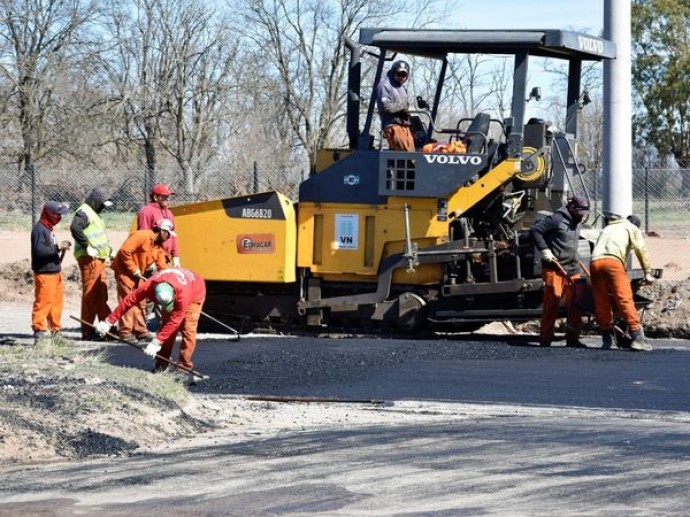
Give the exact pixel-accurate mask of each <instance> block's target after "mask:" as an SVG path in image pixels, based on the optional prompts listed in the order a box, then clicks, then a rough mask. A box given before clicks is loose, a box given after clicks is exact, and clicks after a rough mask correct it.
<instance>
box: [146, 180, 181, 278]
mask: <svg viewBox="0 0 690 517" xmlns="http://www.w3.org/2000/svg"><path fill="white" fill-rule="evenodd" d="M173 194H175V193H174V192H173V191H172V190H170V189H169V188H168V187H167V186H166V185H163V184H162V183H158V184H156V185H154V186H153V188H152V189H151V192H150V193H149V199H150V201H149V203H147V204H146V205H144V206H143V207H141V209H139V212H138V213H137V229H138V230H152V229H153V227H154V226H155V224H156V221H158V220H160V219H167V220H168V221H170V222H171V223H172V226H173V228H172V229H173V230H174V229H175V216H174V215H173V213H172V212H171V211H170V209H169V208H168V204H169V199H170V196H172V195H173ZM163 248H164V249H165V252H166V254H167V257H168V259H169V261H170V262H171V263H172V266H173V267H180V249H179V247H178V245H177V234H175V235H171V236H170V238H169V239H168V240H167V241H165V243H163Z"/></svg>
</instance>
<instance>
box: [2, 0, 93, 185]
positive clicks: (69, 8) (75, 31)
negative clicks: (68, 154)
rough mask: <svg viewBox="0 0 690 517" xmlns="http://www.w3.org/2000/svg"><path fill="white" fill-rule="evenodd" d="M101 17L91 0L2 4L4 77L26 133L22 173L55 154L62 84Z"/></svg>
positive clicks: (23, 134)
mask: <svg viewBox="0 0 690 517" xmlns="http://www.w3.org/2000/svg"><path fill="white" fill-rule="evenodd" d="M96 12H97V11H96V3H95V2H91V1H89V0H0V37H1V38H2V40H3V41H4V44H3V45H2V46H1V47H0V48H1V50H2V59H0V74H2V77H3V79H4V81H6V82H9V84H10V85H11V93H10V94H9V96H8V97H7V99H8V100H9V107H11V109H12V112H13V114H14V117H16V120H17V126H18V129H19V133H20V141H21V145H20V146H19V148H18V149H17V152H16V155H15V160H14V161H16V163H17V166H18V169H19V170H20V171H22V170H23V171H25V172H26V173H27V174H30V173H31V172H32V170H33V167H34V162H35V160H37V159H38V158H39V157H41V156H43V155H45V154H48V153H50V152H51V151H54V150H55V148H54V147H53V148H52V149H51V147H50V143H49V139H48V138H47V132H48V129H47V128H48V126H49V121H50V118H51V116H50V115H51V109H52V108H54V107H55V87H56V83H57V82H58V78H59V77H60V74H61V73H65V71H66V70H68V69H69V67H70V65H71V64H73V63H74V62H75V61H76V60H78V59H81V58H82V56H83V54H82V51H83V49H82V48H81V47H82V45H83V44H85V42H84V41H83V40H82V39H81V37H82V36H83V34H82V31H83V30H85V28H86V25H87V24H88V23H89V22H91V21H92V20H93V18H94V16H95V14H96ZM52 115H56V113H55V112H53V113H52ZM57 115H58V116H59V114H57Z"/></svg>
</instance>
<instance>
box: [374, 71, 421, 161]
mask: <svg viewBox="0 0 690 517" xmlns="http://www.w3.org/2000/svg"><path fill="white" fill-rule="evenodd" d="M409 75H410V65H408V64H407V62H406V61H396V62H395V63H393V65H392V66H391V69H390V70H389V71H388V74H386V77H384V78H383V79H381V81H380V82H379V84H378V85H377V86H376V106H377V108H378V110H379V115H380V116H381V129H382V130H383V136H384V137H385V138H386V140H388V147H389V148H390V149H391V150H397V151H414V136H413V135H412V130H411V129H410V112H409V111H408V109H409V101H408V100H407V88H406V87H405V82H407V78H408V76H409Z"/></svg>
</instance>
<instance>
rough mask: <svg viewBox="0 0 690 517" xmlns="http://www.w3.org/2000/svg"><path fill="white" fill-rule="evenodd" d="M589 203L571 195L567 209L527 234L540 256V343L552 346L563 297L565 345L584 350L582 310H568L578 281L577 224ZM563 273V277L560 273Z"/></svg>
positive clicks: (550, 217)
mask: <svg viewBox="0 0 690 517" xmlns="http://www.w3.org/2000/svg"><path fill="white" fill-rule="evenodd" d="M588 214H589V201H588V200H587V198H586V197H584V196H573V197H572V198H570V199H569V200H568V203H567V204H566V206H563V207H561V208H559V209H558V210H556V211H555V212H554V213H553V214H551V215H549V216H547V217H544V218H542V219H539V220H537V221H536V222H535V223H534V225H533V226H532V228H530V234H531V236H532V239H533V240H534V244H535V245H536V247H537V249H538V250H539V252H540V253H541V261H542V279H543V280H544V296H543V303H542V305H543V307H542V315H541V330H540V334H539V344H540V345H541V346H551V341H553V338H554V327H555V324H556V318H557V316H558V306H559V304H560V302H561V299H562V298H563V297H564V296H565V299H566V304H567V306H568V315H567V319H566V327H565V346H568V347H576V348H587V345H585V344H584V343H582V342H581V341H580V339H579V338H580V330H581V329H582V311H580V310H579V309H575V308H574V307H571V304H570V301H571V300H572V292H573V289H572V285H573V281H574V280H577V279H578V278H580V273H579V269H578V268H579V262H580V258H579V256H578V253H577V243H578V240H579V238H580V223H582V221H584V220H585V219H587V215H588ZM563 271H565V274H563ZM566 275H567V276H566Z"/></svg>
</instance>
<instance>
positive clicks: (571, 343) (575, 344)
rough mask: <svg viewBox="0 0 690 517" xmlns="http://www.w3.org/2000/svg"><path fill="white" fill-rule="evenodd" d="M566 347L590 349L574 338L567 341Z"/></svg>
mask: <svg viewBox="0 0 690 517" xmlns="http://www.w3.org/2000/svg"><path fill="white" fill-rule="evenodd" d="M565 346H567V347H568V348H589V347H588V346H587V345H585V344H584V343H583V342H582V341H580V339H579V338H576V337H572V338H567V339H566V340H565Z"/></svg>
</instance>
